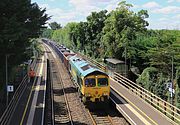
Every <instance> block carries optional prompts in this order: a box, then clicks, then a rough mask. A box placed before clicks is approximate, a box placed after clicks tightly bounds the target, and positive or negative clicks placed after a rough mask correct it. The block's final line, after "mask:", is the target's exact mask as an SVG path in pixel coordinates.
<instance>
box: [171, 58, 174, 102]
mask: <svg viewBox="0 0 180 125" xmlns="http://www.w3.org/2000/svg"><path fill="white" fill-rule="evenodd" d="M171 65H172V74H171V79H172V80H171V81H172V83H171V84H172V87H171V89H172V90H171V104H172V105H173V81H174V80H173V77H174V57H173V56H172V64H171Z"/></svg>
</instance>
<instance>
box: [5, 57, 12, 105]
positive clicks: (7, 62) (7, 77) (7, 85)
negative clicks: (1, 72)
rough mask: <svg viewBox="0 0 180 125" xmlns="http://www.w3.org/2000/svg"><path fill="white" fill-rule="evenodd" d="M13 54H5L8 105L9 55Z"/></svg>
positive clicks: (7, 100)
mask: <svg viewBox="0 0 180 125" xmlns="http://www.w3.org/2000/svg"><path fill="white" fill-rule="evenodd" d="M10 55H13V54H5V57H6V107H7V106H8V102H9V98H8V96H9V92H8V57H9V56H10Z"/></svg>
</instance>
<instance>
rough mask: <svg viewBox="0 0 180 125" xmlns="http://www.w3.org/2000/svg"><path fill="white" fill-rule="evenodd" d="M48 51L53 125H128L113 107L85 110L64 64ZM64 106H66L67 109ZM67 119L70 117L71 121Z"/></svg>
mask: <svg viewBox="0 0 180 125" xmlns="http://www.w3.org/2000/svg"><path fill="white" fill-rule="evenodd" d="M48 48H49V47H48ZM48 51H49V52H48V54H49V59H50V63H51V68H52V69H51V70H52V81H53V85H52V86H53V98H54V119H55V124H83V125H88V124H90V125H92V124H95V125H99V124H102V125H104V124H105V125H128V123H127V121H126V120H125V119H124V118H123V117H122V115H120V113H119V112H117V111H114V110H115V109H114V107H112V108H111V107H109V108H108V111H106V112H104V110H101V111H100V112H99V111H91V110H89V109H88V108H85V106H84V104H83V103H82V102H81V101H80V98H79V94H78V92H77V91H76V85H74V84H73V82H72V81H71V80H70V75H69V74H68V73H67V72H68V71H67V69H66V68H65V67H64V64H63V63H62V62H61V61H60V59H59V57H58V55H56V54H53V50H51V51H50V50H48ZM51 53H52V54H51ZM52 55H56V56H52ZM64 95H65V96H66V101H65V98H64ZM66 105H68V108H67V106H66ZM109 111H110V112H109ZM69 117H71V120H70V119H69Z"/></svg>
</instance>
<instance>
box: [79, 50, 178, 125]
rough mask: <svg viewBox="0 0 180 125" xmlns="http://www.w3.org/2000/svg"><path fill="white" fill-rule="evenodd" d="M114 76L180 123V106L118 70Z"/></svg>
mask: <svg viewBox="0 0 180 125" xmlns="http://www.w3.org/2000/svg"><path fill="white" fill-rule="evenodd" d="M78 54H80V56H82V57H83V58H84V59H86V60H88V61H89V62H91V63H93V64H95V65H96V66H97V67H98V68H100V69H102V70H103V71H105V72H107V68H106V66H104V65H102V64H100V63H99V62H97V61H94V60H93V59H91V58H90V57H87V56H85V55H83V54H81V53H78ZM114 77H116V78H118V77H120V78H121V79H120V80H122V79H123V80H122V81H123V82H125V83H126V84H125V83H123V82H120V83H122V85H123V86H126V87H127V86H128V87H130V88H129V89H131V91H132V92H134V90H135V91H136V94H137V95H138V96H139V97H140V98H142V99H143V100H145V101H146V102H147V103H149V104H150V105H152V106H154V107H155V108H156V109H158V110H159V111H160V112H161V113H163V114H164V115H166V116H167V117H169V118H170V119H171V120H172V121H174V122H177V123H180V114H179V112H180V109H179V108H177V107H175V106H173V105H172V104H170V103H169V102H167V101H164V100H163V99H161V98H160V97H158V96H156V95H155V94H153V93H152V92H149V91H148V90H146V89H144V88H143V87H141V86H140V85H138V84H136V83H134V82H132V81H131V80H129V79H127V78H126V77H124V76H122V75H120V74H118V73H117V72H114ZM116 78H113V79H114V80H116V81H117V79H116ZM118 82H119V81H118ZM143 96H145V97H144V98H143ZM152 102H153V103H152Z"/></svg>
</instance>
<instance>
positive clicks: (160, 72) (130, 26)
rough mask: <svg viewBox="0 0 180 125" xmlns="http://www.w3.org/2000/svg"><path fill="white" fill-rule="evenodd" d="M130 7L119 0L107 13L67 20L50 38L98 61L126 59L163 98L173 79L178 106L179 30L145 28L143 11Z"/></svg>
mask: <svg viewBox="0 0 180 125" xmlns="http://www.w3.org/2000/svg"><path fill="white" fill-rule="evenodd" d="M131 6H132V5H130V4H127V3H126V2H124V1H123V2H120V3H119V6H118V7H117V8H116V9H115V10H113V11H111V12H107V11H106V10H103V11H100V12H92V13H91V15H89V16H88V17H87V21H86V22H80V23H75V22H72V23H69V24H67V25H66V26H65V27H63V28H62V29H58V30H54V31H53V35H52V37H51V38H52V39H53V40H55V41H57V42H59V43H60V44H64V45H65V46H67V47H69V48H71V49H73V50H75V51H80V52H82V53H84V54H86V55H89V56H91V57H92V58H95V59H98V60H102V58H104V57H115V58H117V59H120V60H126V61H127V64H128V65H129V67H130V68H131V66H133V67H137V68H138V69H139V71H140V74H139V76H138V77H139V78H138V79H137V83H138V84H140V85H141V86H143V87H144V88H146V89H148V90H149V91H151V92H153V93H155V94H156V95H158V96H159V97H161V98H163V99H164V100H168V99H169V95H170V93H169V91H168V88H167V87H166V83H167V82H170V81H172V80H173V84H174V86H173V87H174V88H176V96H175V99H174V100H175V101H176V104H177V106H180V101H179V100H180V89H179V86H180V78H179V76H180V75H179V72H180V70H179V69H180V68H179V67H180V31H178V30H147V29H146V27H147V26H148V22H147V21H146V18H148V13H147V11H146V10H141V11H139V12H137V13H135V12H133V11H131V9H130V8H131ZM48 38H49V37H48ZM172 69H173V73H172ZM172 74H173V76H172Z"/></svg>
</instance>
